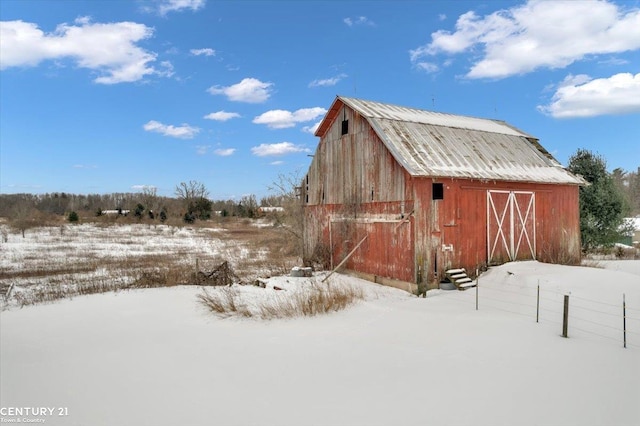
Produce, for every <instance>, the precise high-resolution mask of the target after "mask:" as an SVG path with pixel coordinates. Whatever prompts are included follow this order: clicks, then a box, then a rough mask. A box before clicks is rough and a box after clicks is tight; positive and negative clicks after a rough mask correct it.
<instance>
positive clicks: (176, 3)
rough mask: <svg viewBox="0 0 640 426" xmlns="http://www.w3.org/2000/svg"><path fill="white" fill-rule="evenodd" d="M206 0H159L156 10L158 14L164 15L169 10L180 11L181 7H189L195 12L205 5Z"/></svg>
mask: <svg viewBox="0 0 640 426" xmlns="http://www.w3.org/2000/svg"><path fill="white" fill-rule="evenodd" d="M205 3H206V0H160V1H159V2H158V5H157V10H158V13H159V14H160V15H163V16H164V15H166V14H167V13H169V12H180V11H182V10H183V9H191V10H192V11H194V12H196V11H198V10H199V9H202V8H203V7H204V6H205Z"/></svg>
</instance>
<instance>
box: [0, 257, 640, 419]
mask: <svg viewBox="0 0 640 426" xmlns="http://www.w3.org/2000/svg"><path fill="white" fill-rule="evenodd" d="M601 266H603V267H604V268H605V269H602V268H588V267H567V266H557V265H547V264H541V263H538V262H534V261H531V262H518V263H509V264H506V265H503V266H501V267H496V268H492V269H491V270H489V271H488V272H487V273H485V274H483V275H482V276H481V278H480V281H479V282H480V287H479V291H478V307H479V309H478V310H476V292H475V290H474V289H472V290H468V291H465V292H459V291H442V290H434V291H430V292H429V293H428V295H427V297H426V298H417V297H414V296H411V295H409V294H407V293H405V292H402V291H399V290H395V289H391V288H387V287H381V286H378V285H375V284H371V283H368V282H364V281H361V280H358V279H356V278H352V277H348V276H345V275H338V274H336V275H334V276H332V277H331V278H330V279H329V281H328V282H330V283H331V284H330V285H332V286H346V285H348V286H356V287H361V288H362V289H363V291H364V293H365V295H366V299H365V300H363V301H360V302H359V303H357V304H356V305H354V306H352V307H350V308H348V309H346V310H344V311H341V312H337V313H333V314H330V315H323V316H316V317H310V318H295V319H288V320H271V321H264V320H257V319H244V318H234V317H231V318H224V319H223V318H220V317H216V316H215V315H213V314H212V313H211V312H209V311H207V310H206V309H204V307H203V306H202V305H200V304H199V303H198V302H197V297H196V296H197V295H198V294H199V293H200V292H201V291H202V289H201V288H198V287H193V286H182V287H170V288H155V289H140V290H130V291H121V292H118V293H105V294H97V295H90V296H82V297H76V298H74V299H73V300H62V301H58V302H56V303H53V304H45V305H37V306H29V307H25V308H22V309H18V308H15V307H14V308H10V309H7V310H5V311H3V312H2V313H0V320H1V322H0V327H1V328H0V331H1V335H0V337H1V347H0V351H1V352H0V355H1V356H0V360H1V361H0V362H1V364H0V371H1V373H2V374H1V379H0V398H1V404H0V405H1V406H2V407H3V410H4V411H3V413H4V414H6V413H7V410H9V409H13V410H16V409H18V408H23V409H24V408H25V407H34V408H35V407H47V408H54V409H55V410H54V411H53V414H52V415H50V414H48V413H47V414H45V415H12V416H11V415H4V414H3V415H2V416H1V417H2V418H3V420H2V421H3V422H8V421H10V420H16V419H21V420H23V422H24V420H25V419H31V420H34V419H35V420H37V419H41V420H46V424H48V425H77V426H80V425H82V426H85V425H96V426H99V425H105V426H107V425H108V426H112V425H124V426H128V425H131V426H133V425H135V426H139V425H296V426H299V425H510V426H511V425H580V426H587V425H607V426H609V425H630V426H631V425H636V426H637V425H639V424H640V404H638V401H640V262H639V261H611V262H601ZM319 279H320V277H319V276H316V277H314V278H313V280H316V281H319ZM310 280H311V279H309V278H289V277H277V278H272V279H270V280H269V281H268V285H267V288H265V289H257V288H255V287H252V288H245V290H242V291H244V292H246V297H247V299H248V300H251V301H253V300H255V298H260V297H262V298H270V297H274V296H273V295H274V294H275V293H276V290H274V289H273V287H274V286H279V287H282V288H284V290H283V291H278V292H277V293H278V294H279V295H284V294H288V292H291V293H293V292H295V291H296V289H297V288H299V287H301V286H305V285H309V284H310ZM538 285H540V322H539V323H536V293H537V288H536V287H537V286H538ZM565 294H569V295H570V309H569V338H563V337H561V331H562V300H563V297H564V295H565ZM623 294H625V300H626V306H627V320H626V321H627V348H626V349H624V348H623V332H622V322H623V319H622V298H623ZM279 297H282V296H279ZM58 414H63V415H61V416H59V415H58Z"/></svg>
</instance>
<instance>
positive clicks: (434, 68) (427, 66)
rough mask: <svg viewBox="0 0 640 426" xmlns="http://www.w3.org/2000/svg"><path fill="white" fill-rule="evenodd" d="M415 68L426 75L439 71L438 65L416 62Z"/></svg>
mask: <svg viewBox="0 0 640 426" xmlns="http://www.w3.org/2000/svg"><path fill="white" fill-rule="evenodd" d="M416 67H417V68H418V69H421V70H423V71H426V72H428V73H434V72H438V71H440V67H439V66H438V64H434V63H433V62H417V63H416Z"/></svg>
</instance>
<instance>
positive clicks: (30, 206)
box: [0, 181, 283, 223]
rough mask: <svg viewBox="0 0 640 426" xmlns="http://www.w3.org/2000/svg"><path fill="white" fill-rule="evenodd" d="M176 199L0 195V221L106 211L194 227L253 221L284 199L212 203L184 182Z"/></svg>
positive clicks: (145, 194)
mask: <svg viewBox="0 0 640 426" xmlns="http://www.w3.org/2000/svg"><path fill="white" fill-rule="evenodd" d="M174 195H175V196H174V197H166V196H160V195H157V193H156V189H155V188H145V189H143V190H142V191H141V192H135V193H111V194H70V193H65V192H53V193H46V194H26V193H21V194H0V217H4V218H7V219H9V220H12V221H19V220H31V221H34V220H37V219H43V220H44V219H46V217H47V216H66V217H68V215H70V214H71V213H72V212H74V213H76V214H77V215H79V216H81V217H85V218H86V217H98V216H101V215H102V214H103V212H105V211H111V212H113V211H115V212H117V214H119V215H122V216H125V215H127V216H133V217H135V218H137V219H139V220H142V219H144V220H159V221H160V220H162V221H164V220H166V219H169V218H179V219H181V220H183V221H185V222H188V223H192V222H194V221H196V220H206V219H210V218H211V217H212V216H214V215H217V216H223V217H226V216H228V217H232V216H234V217H244V218H252V217H256V216H258V215H259V207H263V206H281V205H282V203H283V197H282V196H279V195H270V196H267V197H263V198H262V199H260V201H258V199H257V197H256V196H255V195H253V194H250V195H245V196H243V197H242V198H240V199H239V200H234V199H228V200H211V199H209V191H208V190H207V188H206V187H205V185H204V184H202V183H201V182H196V181H189V182H181V183H180V184H179V185H177V186H176V189H175V192H174Z"/></svg>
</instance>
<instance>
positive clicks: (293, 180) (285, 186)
mask: <svg viewBox="0 0 640 426" xmlns="http://www.w3.org/2000/svg"><path fill="white" fill-rule="evenodd" d="M301 182H302V178H300V172H299V171H297V170H296V171H294V172H291V173H290V174H288V175H284V174H279V175H278V178H277V180H276V181H275V182H273V183H272V184H271V185H270V186H269V187H268V189H269V191H271V192H272V193H273V194H274V195H275V198H278V199H280V200H281V203H282V205H281V207H283V208H284V212H283V213H282V214H280V215H276V220H277V224H279V225H281V226H282V227H283V229H285V230H286V231H287V232H288V233H289V234H291V236H292V237H293V239H294V241H295V244H296V252H297V254H298V255H299V256H300V257H302V254H303V231H304V210H303V205H302V201H301V200H300V197H298V192H297V191H296V188H298V187H299V186H300V184H301Z"/></svg>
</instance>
